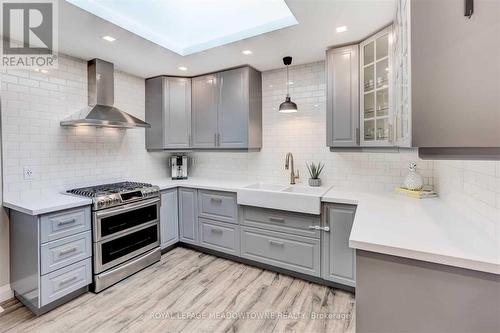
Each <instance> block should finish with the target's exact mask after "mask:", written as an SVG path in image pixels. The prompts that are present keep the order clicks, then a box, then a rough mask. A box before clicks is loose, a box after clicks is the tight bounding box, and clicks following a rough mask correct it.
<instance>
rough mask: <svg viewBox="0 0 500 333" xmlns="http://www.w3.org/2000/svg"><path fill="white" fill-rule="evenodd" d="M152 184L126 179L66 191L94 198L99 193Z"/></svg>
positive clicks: (121, 190)
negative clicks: (124, 180)
mask: <svg viewBox="0 0 500 333" xmlns="http://www.w3.org/2000/svg"><path fill="white" fill-rule="evenodd" d="M152 186H153V185H151V184H148V183H140V182H129V181H126V182H119V183H110V184H103V185H97V186H89V187H81V188H75V189H72V190H68V191H67V193H71V194H76V195H80V196H83V197H89V198H95V197H98V196H101V195H107V194H113V193H120V192H125V191H133V190H135V189H138V188H141V187H152Z"/></svg>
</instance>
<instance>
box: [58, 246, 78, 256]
mask: <svg viewBox="0 0 500 333" xmlns="http://www.w3.org/2000/svg"><path fill="white" fill-rule="evenodd" d="M77 249H78V248H77V247H76V246H73V247H68V248H66V249H62V250H61V251H59V254H60V255H65V254H68V253H71V252H75V251H76V250H77Z"/></svg>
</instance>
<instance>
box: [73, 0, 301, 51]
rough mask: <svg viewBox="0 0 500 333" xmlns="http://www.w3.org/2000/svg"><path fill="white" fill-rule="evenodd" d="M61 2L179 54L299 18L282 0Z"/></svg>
mask: <svg viewBox="0 0 500 333" xmlns="http://www.w3.org/2000/svg"><path fill="white" fill-rule="evenodd" d="M66 1H68V2H69V3H72V4H74V5H75V6H78V7H80V8H82V9H84V10H86V11H88V12H90V13H92V14H95V15H97V16H99V17H101V18H103V19H105V20H106V21H109V22H111V23H114V24H116V25H118V26H120V27H122V28H124V29H126V30H128V31H130V32H133V33H135V34H136V35H139V36H141V37H144V38H145V39H147V40H149V41H152V42H153V43H156V44H158V45H160V46H163V47H165V48H167V49H169V50H171V51H174V52H175V53H178V54H180V55H183V56H185V55H188V54H193V53H197V52H200V51H204V50H208V49H211V48H214V47H216V46H221V45H225V44H229V43H232V42H235V41H238V40H241V39H244V38H249V37H253V36H257V35H260V34H262V33H266V32H270V31H273V30H277V29H281V28H285V27H288V26H291V25H294V24H297V23H298V22H297V20H296V19H295V17H294V16H293V14H292V12H291V11H290V9H289V8H288V6H287V5H286V2H285V0H238V1H234V0H210V1H207V0H182V1H179V0H161V1H155V0H146V1H144V0H143V1H134V0H132V1H123V0H106V1H95V0H66ZM214 22H224V24H214Z"/></svg>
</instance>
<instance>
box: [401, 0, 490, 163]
mask: <svg viewBox="0 0 500 333" xmlns="http://www.w3.org/2000/svg"><path fill="white" fill-rule="evenodd" d="M406 6H411V41H410V42H411V64H410V66H411V115H412V145H413V146H415V147H419V148H420V149H419V152H420V153H422V152H429V153H430V152H432V149H433V148H435V149H439V148H442V147H443V148H451V149H450V152H452V153H453V148H462V149H463V151H464V152H467V153H471V154H475V153H481V151H485V152H487V151H491V152H493V153H494V154H495V155H496V156H495V158H496V159H498V156H499V154H500V149H499V147H500V98H499V97H498V96H499V93H500V62H499V61H498V59H500V25H499V22H500V1H490V0H476V1H475V2H474V14H473V15H472V17H471V19H468V18H467V17H464V5H463V2H460V1H428V0H427V1H425V0H424V1H407V4H406ZM467 148H468V149H467ZM471 148H473V149H471ZM480 148H482V149H480ZM493 148H496V149H493ZM444 151H445V150H443V152H444ZM459 151H460V150H455V152H454V153H455V154H457V152H459Z"/></svg>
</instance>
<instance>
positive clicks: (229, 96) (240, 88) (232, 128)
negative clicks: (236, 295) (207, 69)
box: [217, 67, 249, 148]
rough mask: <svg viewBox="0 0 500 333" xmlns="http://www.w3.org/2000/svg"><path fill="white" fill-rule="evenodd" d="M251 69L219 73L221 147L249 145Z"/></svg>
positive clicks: (219, 141)
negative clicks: (249, 84)
mask: <svg viewBox="0 0 500 333" xmlns="http://www.w3.org/2000/svg"><path fill="white" fill-rule="evenodd" d="M248 71H249V69H248V67H245V68H237V69H233V70H230V71H225V72H221V73H219V82H218V83H219V89H220V99H219V109H218V129H219V131H218V140H217V144H218V146H219V147H221V148H246V147H248V108H249V99H248V80H249V72H248Z"/></svg>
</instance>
